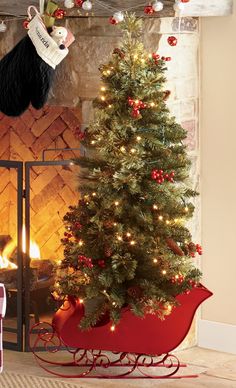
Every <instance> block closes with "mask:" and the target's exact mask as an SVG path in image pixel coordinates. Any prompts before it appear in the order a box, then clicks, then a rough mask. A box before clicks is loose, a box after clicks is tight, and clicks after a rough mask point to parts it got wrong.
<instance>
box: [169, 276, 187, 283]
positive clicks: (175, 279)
mask: <svg viewBox="0 0 236 388" xmlns="http://www.w3.org/2000/svg"><path fill="white" fill-rule="evenodd" d="M183 281H184V276H183V275H178V276H177V277H176V276H172V278H171V283H173V284H176V283H177V284H182V283H183Z"/></svg>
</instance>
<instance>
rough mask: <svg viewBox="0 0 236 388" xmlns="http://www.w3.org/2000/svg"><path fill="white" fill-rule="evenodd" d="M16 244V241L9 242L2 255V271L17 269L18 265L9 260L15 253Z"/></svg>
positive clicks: (0, 265) (0, 257) (0, 258)
mask: <svg viewBox="0 0 236 388" xmlns="http://www.w3.org/2000/svg"><path fill="white" fill-rule="evenodd" d="M15 247H16V244H15V242H14V241H11V242H9V243H8V244H7V245H6V247H5V248H4V250H3V252H2V254H1V255H0V269H4V268H11V269H13V268H17V265H16V264H14V263H12V262H11V261H9V260H8V257H9V256H10V255H11V254H12V253H13V252H14V249H15Z"/></svg>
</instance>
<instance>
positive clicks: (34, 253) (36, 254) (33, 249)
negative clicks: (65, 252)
mask: <svg viewBox="0 0 236 388" xmlns="http://www.w3.org/2000/svg"><path fill="white" fill-rule="evenodd" d="M25 234H26V233H25V225H23V229H22V250H23V252H24V253H26V237H25ZM30 258H31V259H40V249H39V246H38V244H36V242H34V241H30Z"/></svg>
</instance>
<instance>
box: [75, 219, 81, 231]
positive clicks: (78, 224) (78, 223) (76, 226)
mask: <svg viewBox="0 0 236 388" xmlns="http://www.w3.org/2000/svg"><path fill="white" fill-rule="evenodd" d="M74 227H75V229H79V230H80V229H82V225H81V223H80V222H78V221H77V222H75V224H74Z"/></svg>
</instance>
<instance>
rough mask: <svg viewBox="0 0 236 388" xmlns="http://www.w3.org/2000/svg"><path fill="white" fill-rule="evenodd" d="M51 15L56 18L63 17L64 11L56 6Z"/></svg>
mask: <svg viewBox="0 0 236 388" xmlns="http://www.w3.org/2000/svg"><path fill="white" fill-rule="evenodd" d="M53 16H54V17H55V18H56V19H63V18H64V16H66V11H64V10H63V9H61V8H58V9H56V11H55V12H54V14H53Z"/></svg>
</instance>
